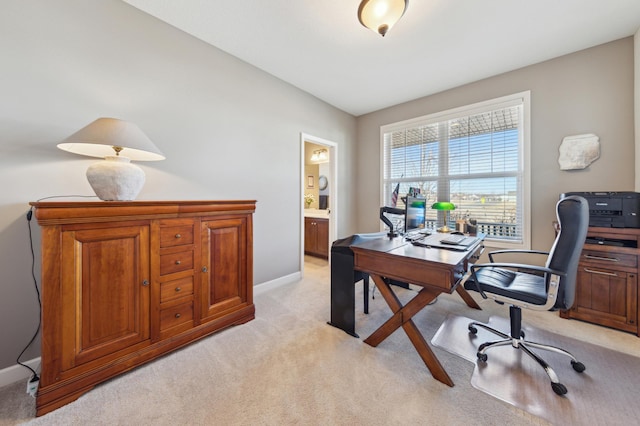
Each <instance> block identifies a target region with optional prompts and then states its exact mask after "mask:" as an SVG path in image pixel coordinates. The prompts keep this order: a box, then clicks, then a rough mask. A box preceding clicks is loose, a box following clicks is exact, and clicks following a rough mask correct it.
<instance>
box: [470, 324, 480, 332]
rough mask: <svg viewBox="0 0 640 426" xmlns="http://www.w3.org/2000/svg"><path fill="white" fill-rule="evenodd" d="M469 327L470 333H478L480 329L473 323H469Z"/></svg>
mask: <svg viewBox="0 0 640 426" xmlns="http://www.w3.org/2000/svg"><path fill="white" fill-rule="evenodd" d="M468 328H469V333H471V334H478V329H477V328H476V327H475V326H474V325H473V324H469V327H468Z"/></svg>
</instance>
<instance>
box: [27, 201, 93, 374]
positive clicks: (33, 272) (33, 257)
mask: <svg viewBox="0 0 640 426" xmlns="http://www.w3.org/2000/svg"><path fill="white" fill-rule="evenodd" d="M75 197H78V198H96V196H95V195H53V196H50V197H44V198H40V199H39V200H38V201H42V200H48V199H50V198H75ZM26 217H27V227H28V228H29V248H30V250H31V278H32V279H33V286H34V288H35V290H36V294H37V296H38V327H37V328H36V332H35V333H34V334H33V337H32V338H31V340H29V343H27V346H25V347H24V349H23V350H22V352H20V355H18V358H16V363H17V364H19V365H21V366H23V367H24V368H26V369H28V370H29V371H31V379H30V380H29V382H31V383H33V382H38V381H39V380H40V377H39V376H38V373H37V372H36V370H34V369H33V368H31V367H29V366H28V365H27V364H24V363H22V362H21V361H20V358H22V355H24V353H25V352H26V351H27V349H28V348H29V347H30V346H31V345H32V344H33V342H34V341H35V340H36V337H38V333H40V328H41V327H42V299H41V297H40V289H39V288H38V279H37V278H36V269H35V268H36V254H35V250H34V249H33V232H32V230H31V218H32V217H33V207H31V208H29V211H28V212H27V215H26Z"/></svg>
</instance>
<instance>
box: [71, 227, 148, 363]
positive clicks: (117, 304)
mask: <svg viewBox="0 0 640 426" xmlns="http://www.w3.org/2000/svg"><path fill="white" fill-rule="evenodd" d="M62 245H63V250H62V265H61V266H62V274H61V277H62V281H61V284H62V301H63V306H65V307H66V309H65V314H64V317H63V324H64V327H63V330H64V331H63V332H64V336H63V346H64V350H63V351H62V353H63V356H64V361H63V368H65V369H66V368H72V367H74V366H77V365H79V364H82V363H85V362H87V361H91V360H94V359H96V358H99V357H102V356H105V355H108V354H110V353H114V352H116V351H120V350H122V349H125V348H127V347H129V346H131V345H134V344H136V343H139V342H142V341H144V340H146V339H148V338H149V287H148V286H145V285H144V284H143V282H144V281H145V280H146V281H147V282H148V280H149V266H148V265H149V253H148V252H149V228H148V226H130V227H118V228H113V229H95V230H91V229H89V230H77V231H65V232H63V235H62Z"/></svg>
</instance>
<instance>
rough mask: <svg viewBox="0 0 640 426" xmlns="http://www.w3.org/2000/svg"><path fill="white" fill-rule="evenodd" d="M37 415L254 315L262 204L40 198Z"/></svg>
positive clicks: (37, 212) (38, 212)
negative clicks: (256, 231) (255, 217)
mask: <svg viewBox="0 0 640 426" xmlns="http://www.w3.org/2000/svg"><path fill="white" fill-rule="evenodd" d="M31 204H32V206H34V207H35V208H36V218H37V219H38V223H39V224H40V225H41V231H42V238H41V252H42V265H41V267H42V268H41V269H42V282H41V287H42V350H41V352H42V353H41V356H42V358H41V362H42V368H41V370H42V371H41V375H40V388H39V390H38V395H37V398H36V414H37V415H42V414H45V413H47V412H49V411H51V410H54V409H56V408H58V407H60V406H62V405H64V404H66V403H68V402H71V401H73V400H75V399H76V398H78V397H79V396H80V395H82V394H83V393H84V392H87V391H88V390H90V389H91V388H93V386H95V385H96V384H98V383H100V382H103V381H105V380H108V379H110V378H112V377H114V376H115V375H117V374H120V373H123V372H125V371H128V370H130V369H132V368H134V367H136V366H138V365H140V364H142V363H144V362H148V361H150V360H153V359H155V358H157V357H159V356H161V355H163V354H166V353H167V352H170V351H172V350H174V349H176V348H179V347H181V346H184V345H186V344H189V343H190V342H192V341H194V340H196V339H199V338H201V337H204V336H206V335H209V334H211V333H213V332H215V331H218V330H220V329H222V328H224V327H228V326H231V325H235V324H242V323H244V322H247V321H250V320H252V319H253V318H254V316H255V307H254V305H253V292H252V290H253V288H252V286H253V272H252V271H253V269H252V266H253V248H252V247H253V237H252V232H253V230H252V214H253V212H254V211H255V201H185V202H172V201H158V202H144V201H133V202H90V203H70V202H69V203H67V202H38V203H31Z"/></svg>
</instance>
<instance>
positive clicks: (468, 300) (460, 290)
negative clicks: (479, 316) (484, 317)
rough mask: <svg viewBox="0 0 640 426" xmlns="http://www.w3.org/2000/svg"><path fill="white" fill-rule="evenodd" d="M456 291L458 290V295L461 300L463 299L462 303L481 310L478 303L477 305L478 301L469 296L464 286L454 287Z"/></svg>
mask: <svg viewBox="0 0 640 426" xmlns="http://www.w3.org/2000/svg"><path fill="white" fill-rule="evenodd" d="M456 291H457V292H458V294H459V295H460V297H461V298H462V300H464V303H466V304H467V306H468V307H470V308H473V309H480V310H482V308H481V307H480V305H478V303H477V302H476V301H475V300H474V298H473V297H471V295H470V294H469V292H468V291H467V290H466V289H465V288H464V287H462V286H461V285H459V286H457V287H456Z"/></svg>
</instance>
